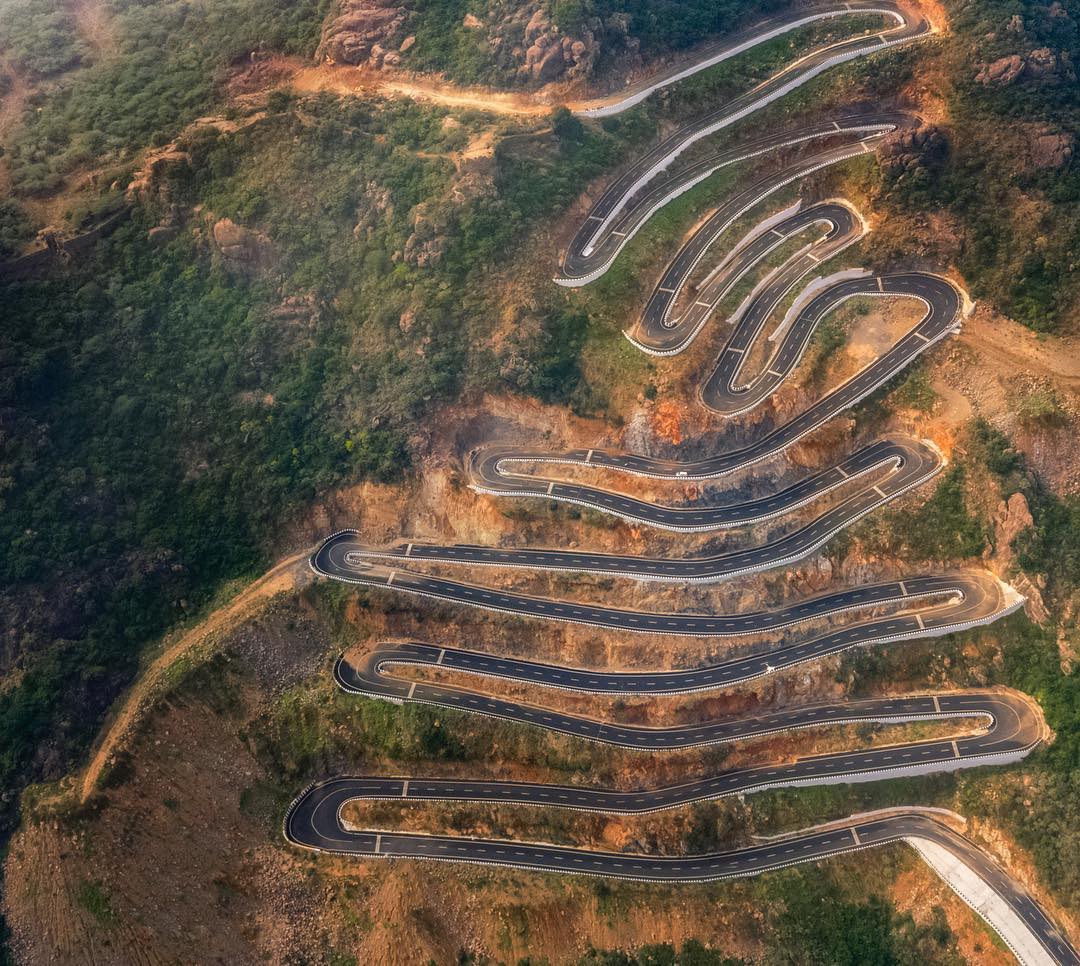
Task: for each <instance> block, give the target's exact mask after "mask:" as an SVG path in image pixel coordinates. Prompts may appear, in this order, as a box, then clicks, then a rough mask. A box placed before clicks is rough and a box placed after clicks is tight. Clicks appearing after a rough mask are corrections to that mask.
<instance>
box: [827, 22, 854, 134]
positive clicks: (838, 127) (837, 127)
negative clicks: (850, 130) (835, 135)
mask: <svg viewBox="0 0 1080 966" xmlns="http://www.w3.org/2000/svg"><path fill="white" fill-rule="evenodd" d="M845 6H847V4H845ZM848 9H849V10H850V9H851V8H850V7H848ZM832 126H833V127H834V128H836V130H838V131H839V130H841V128H840V125H839V124H837V123H836V121H833V122H832Z"/></svg>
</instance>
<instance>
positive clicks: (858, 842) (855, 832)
mask: <svg viewBox="0 0 1080 966" xmlns="http://www.w3.org/2000/svg"><path fill="white" fill-rule="evenodd" d="M851 837H852V838H853V839H855V844H856V845H862V840H861V839H860V838H859V831H858V829H852V830H851Z"/></svg>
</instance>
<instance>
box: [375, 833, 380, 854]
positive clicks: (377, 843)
mask: <svg viewBox="0 0 1080 966" xmlns="http://www.w3.org/2000/svg"><path fill="white" fill-rule="evenodd" d="M380 848H382V835H376V836H375V851H376V852H378V851H379V849H380Z"/></svg>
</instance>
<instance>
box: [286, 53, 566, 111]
mask: <svg viewBox="0 0 1080 966" xmlns="http://www.w3.org/2000/svg"><path fill="white" fill-rule="evenodd" d="M281 86H283V87H291V88H292V89H293V90H296V91H299V92H301V93H304V94H308V93H315V92H318V91H332V92H334V93H336V94H358V93H367V92H370V93H373V94H385V95H387V96H397V97H411V98H413V99H415V100H419V101H427V102H430V103H433V104H442V105H444V106H445V107H471V108H475V109H476V110H480V111H490V112H491V113H494V114H514V115H519V116H533V117H543V116H545V115H547V114H550V113H551V111H552V110H553V108H554V107H555V106H556V104H557V101H555V100H554V99H552V98H550V97H549V96H548V95H546V94H544V93H542V92H541V93H537V94H521V93H511V92H502V91H492V90H487V89H484V88H471V87H454V86H452V85H450V84H447V83H445V82H443V81H437V80H425V79H422V78H406V77H401V76H387V75H385V74H381V73H378V72H376V71H371V70H364V69H362V68H360V67H347V66H344V65H337V64H320V65H319V66H317V67H299V68H298V69H297V70H296V71H295V73H293V74H292V75H291V76H290V77H288V78H286V79H285V80H284V81H282V84H281Z"/></svg>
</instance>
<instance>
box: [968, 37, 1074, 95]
mask: <svg viewBox="0 0 1080 966" xmlns="http://www.w3.org/2000/svg"><path fill="white" fill-rule="evenodd" d="M1029 77H1038V78H1050V79H1052V80H1069V81H1073V80H1075V79H1076V72H1075V70H1073V67H1072V64H1071V63H1070V62H1069V58H1068V55H1067V54H1062V55H1060V56H1059V55H1058V54H1055V53H1054V51H1052V50H1051V49H1050V48H1049V47H1037V48H1036V49H1035V50H1032V51H1029V52H1028V53H1026V54H1024V55H1022V56H1021V55H1020V54H1009V55H1008V56H1007V57H999V58H998V59H997V60H995V61H993V62H992V63H990V64H985V65H983V67H982V69H981V70H980V71H979V72H978V73H977V74H976V75H975V80H976V81H977V82H978V83H980V84H982V85H984V86H989V85H991V84H997V85H1000V86H1005V85H1007V84H1011V83H1013V82H1014V81H1016V80H1019V79H1022V78H1029Z"/></svg>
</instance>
